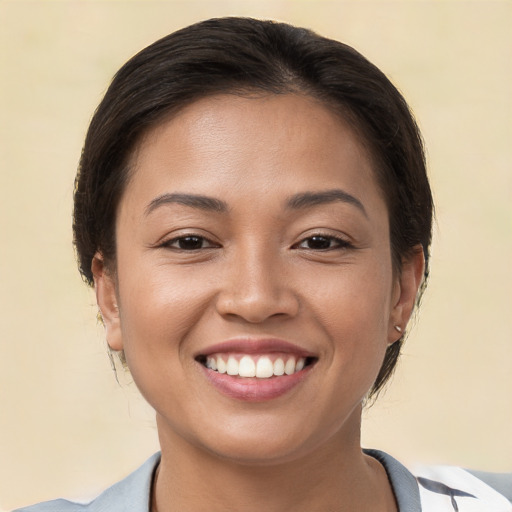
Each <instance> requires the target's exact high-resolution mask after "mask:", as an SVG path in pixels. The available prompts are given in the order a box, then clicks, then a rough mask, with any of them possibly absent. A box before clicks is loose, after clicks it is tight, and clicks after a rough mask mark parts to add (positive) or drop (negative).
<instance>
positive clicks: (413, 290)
mask: <svg viewBox="0 0 512 512" xmlns="http://www.w3.org/2000/svg"><path fill="white" fill-rule="evenodd" d="M424 272H425V256H424V254H423V247H422V246H421V245H418V246H416V247H414V249H413V252H412V254H411V255H410V256H408V257H407V258H405V259H403V260H402V268H401V269H400V272H399V274H398V275H397V276H396V277H395V284H394V287H393V297H392V310H391V314H390V318H389V326H388V343H389V344H390V345H391V344H393V343H394V342H395V341H398V340H399V339H400V338H401V337H402V335H403V332H405V328H406V326H407V322H408V321H409V319H410V317H411V314H412V311H413V309H414V305H415V303H416V296H417V294H418V289H419V287H420V285H421V282H422V280H423V274H424ZM397 327H398V328H399V329H400V330H398V329H397Z"/></svg>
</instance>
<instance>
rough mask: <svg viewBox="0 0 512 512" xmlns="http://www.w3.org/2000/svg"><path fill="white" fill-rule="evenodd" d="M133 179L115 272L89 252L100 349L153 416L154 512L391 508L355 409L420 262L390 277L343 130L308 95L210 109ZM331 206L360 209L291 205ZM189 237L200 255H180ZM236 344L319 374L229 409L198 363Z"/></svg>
mask: <svg viewBox="0 0 512 512" xmlns="http://www.w3.org/2000/svg"><path fill="white" fill-rule="evenodd" d="M131 163H132V168H133V174H132V176H131V179H130V181H129V183H128V186H127V188H126V191H125V193H124V195H123V197H122V200H121V202H120V205H119V209H118V217H117V223H116V230H117V239H116V243H117V261H116V268H115V272H113V271H109V270H108V268H107V267H106V266H105V265H104V262H103V259H102V256H101V253H98V254H97V255H96V257H95V259H94V261H93V273H94V276H95V288H96V293H97V299H98V304H99V307H100V310H101V313H102V316H103V319H104V323H105V327H106V334H107V340H108V342H109V345H110V346H111V347H112V348H113V349H115V350H121V349H123V350H124V351H125V355H126V359H127V362H128V365H129V367H130V370H131V372H132V374H133V378H134V380H135V382H136V384H137V386H138V387H139V389H140V390H141V392H142V394H143V395H144V396H145V398H146V399H147V400H148V402H149V403H150V404H151V405H152V406H153V407H154V409H155V411H156V415H157V425H158V432H159V436H160V442H161V447H162V462H161V464H160V466H159V470H158V475H157V478H156V483H155V487H154V492H153V510H159V511H160V512H162V511H174V510H180V511H188V510H204V509H206V508H205V507H206V506H207V507H208V510H210V511H216V510H219V511H220V510H223V511H225V510H237V511H244V512H245V511H247V512H249V511H253V510H254V511H256V510H258V511H259V510H262V509H264V510H269V511H277V510H279V511H283V510H284V511H287V510H294V511H295V512H297V511H308V512H311V511H315V510H318V511H326V510H329V511H330V510H339V511H342V510H343V511H345V510H347V511H348V510H375V511H390V510H396V504H395V500H394V498H393V494H392V491H391V488H390V485H389V482H388V480H387V477H386V474H385V471H384V470H383V468H382V467H381V466H380V464H379V463H378V462H377V461H376V460H374V459H373V458H371V457H367V456H365V455H364V454H363V453H362V451H361V448H360V435H359V432H360V422H361V403H362V400H363V399H364V396H365V395H366V393H367V392H368V390H369V389H370V387H371V385H372V383H373V382H374V380H375V378H376V376H377V373H378V370H379V368H380V366H381V363H382V360H383V357H384V353H385V349H386V347H387V346H388V344H390V343H393V342H394V341H396V340H397V339H398V338H399V336H400V334H399V333H398V332H397V331H396V330H395V328H394V326H395V325H399V326H401V327H402V328H403V327H405V325H406V323H407V321H408V319H409V316H410V314H411V311H412V308H413V305H414V299H415V296H416V292H417V290H418V286H419V284H420V282H421V277H422V274H423V257H422V252H421V250H418V251H416V252H415V253H414V255H413V256H412V257H411V258H409V259H407V260H404V261H403V263H402V269H401V272H399V273H398V272H394V271H393V267H392V263H391V252H390V241H389V225H388V214H387V208H386V204H385V201H384V198H383V196H382V193H381V190H380V189H379V187H378V185H377V183H376V181H375V178H374V173H373V170H372V164H371V159H370V158H369V157H368V155H367V154H366V152H365V150H364V148H363V146H362V145H361V144H360V143H359V141H358V139H357V137H356V135H355V133H354V132H353V131H352V130H351V128H350V126H348V125H347V124H346V123H344V122H343V121H342V120H341V119H340V118H339V117H338V116H334V115H333V114H332V113H331V112H330V111H329V110H328V109H327V108H326V107H324V106H323V105H322V104H320V103H318V102H316V101H315V100H313V99H311V98H308V97H305V96H300V95H280V96H274V95H270V96H265V97H261V96H260V97H238V96H234V95H219V96H215V97H210V98H205V99H202V100H199V101H196V102H195V103H193V104H192V105H190V106H188V107H186V108H185V109H183V110H182V111H181V113H179V114H178V115H176V116H174V117H173V118H172V119H171V120H167V121H166V122H164V123H162V124H161V125H160V126H158V127H156V128H153V129H152V130H151V131H149V132H148V133H147V134H146V136H145V137H144V139H143V140H142V141H141V143H140V145H139V147H138V148H137V151H136V152H135V154H134V155H133V158H132V162H131ZM331 190H341V191H343V192H344V193H345V194H349V195H350V196H351V197H352V198H355V199H356V201H352V200H348V201H347V200H340V199H337V200H330V201H326V200H325V198H324V200H323V201H319V203H318V204H314V205H312V204H309V205H305V206H304V205H303V206H302V207H300V208H297V207H295V208H292V207H290V204H289V202H290V198H291V197H293V196H296V195H297V194H304V193H317V192H322V191H331ZM163 194H198V195H201V196H208V197H210V198H214V199H216V200H219V201H222V202H223V203H224V205H225V207H226V208H225V211H216V210H212V209H211V208H210V209H204V208H200V207H197V205H190V204H188V205H187V204H183V201H181V202H169V201H162V200H157V201H155V200H156V199H158V198H161V197H162V195H163ZM357 202H359V204H357ZM187 235H188V236H190V235H194V236H196V237H203V238H196V239H194V243H196V246H197V248H195V249H193V250H187V249H180V244H182V245H181V247H183V243H184V241H183V237H186V236H187ZM313 236H319V237H322V238H321V239H318V238H317V239H312V237H313ZM179 237H181V241H180V239H179ZM319 241H320V245H321V246H322V244H323V246H324V247H326V248H324V249H322V248H319V246H318V242H319ZM189 242H190V240H189ZM192 245H193V244H192ZM185 247H190V245H189V246H186V245H185ZM236 337H246V338H251V339H252V338H258V339H259V338H261V337H266V338H269V337H273V338H280V339H284V340H287V341H289V342H292V343H294V344H295V345H297V346H299V347H300V348H302V349H304V350H307V351H308V352H310V353H312V354H314V355H315V357H316V360H315V361H316V362H315V364H314V366H313V367H312V368H310V370H309V371H308V373H307V376H306V377H305V378H304V379H303V380H302V381H301V382H300V383H299V384H298V385H297V386H295V387H294V388H293V389H291V390H290V391H288V392H287V393H285V394H284V395H283V396H279V397H277V398H275V399H272V400H265V401H262V402H256V403H255V402H245V401H243V400H237V399H234V398H231V397H227V396H226V395H224V394H222V393H220V392H219V391H218V390H217V389H216V388H215V387H214V386H212V385H211V384H210V382H209V381H208V379H206V378H205V376H204V371H203V370H202V368H201V366H200V364H199V363H198V362H197V361H196V359H195V356H196V355H197V354H198V353H200V352H201V351H204V350H205V349H206V348H207V347H208V346H211V345H212V344H214V343H219V342H222V341H225V340H229V339H233V338H236Z"/></svg>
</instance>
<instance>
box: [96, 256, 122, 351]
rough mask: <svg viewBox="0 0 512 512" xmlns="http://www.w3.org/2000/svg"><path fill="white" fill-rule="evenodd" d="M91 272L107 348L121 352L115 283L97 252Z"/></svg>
mask: <svg viewBox="0 0 512 512" xmlns="http://www.w3.org/2000/svg"><path fill="white" fill-rule="evenodd" d="M91 270H92V274H93V277H94V291H95V292H96V302H97V304H98V307H99V308H100V313H101V317H102V319H103V324H104V325H105V333H106V338H107V343H108V346H109V347H110V348H111V349H112V350H123V340H122V336H121V321H120V318H119V308H118V305H117V293H116V282H115V279H114V277H113V276H112V275H111V273H110V272H108V270H107V268H106V265H105V262H104V260H103V255H102V254H101V253H99V252H97V253H96V254H95V255H94V258H93V259H92V263H91Z"/></svg>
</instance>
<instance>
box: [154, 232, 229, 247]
mask: <svg viewBox="0 0 512 512" xmlns="http://www.w3.org/2000/svg"><path fill="white" fill-rule="evenodd" d="M187 239H188V240H193V239H195V240H197V241H199V242H200V243H201V245H202V244H203V243H204V242H206V243H207V244H208V247H193V248H188V249H187V248H184V247H175V246H173V244H177V243H178V244H179V243H180V242H183V241H185V240H187ZM161 247H165V248H168V249H174V250H176V251H183V252H192V251H200V250H204V249H213V248H217V247H220V246H219V244H216V243H215V242H212V241H211V240H209V239H208V238H206V237H204V236H202V235H195V234H193V233H190V234H187V235H182V236H177V237H176V238H172V239H171V240H166V241H165V242H163V243H162V245H161Z"/></svg>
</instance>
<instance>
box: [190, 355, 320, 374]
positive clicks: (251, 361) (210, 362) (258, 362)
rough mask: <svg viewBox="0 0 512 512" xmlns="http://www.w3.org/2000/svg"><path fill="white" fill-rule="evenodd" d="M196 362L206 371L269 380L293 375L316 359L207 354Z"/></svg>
mask: <svg viewBox="0 0 512 512" xmlns="http://www.w3.org/2000/svg"><path fill="white" fill-rule="evenodd" d="M196 360H197V361H198V362H199V363H200V364H202V365H203V366H204V367H205V368H207V369H208V370H211V371H212V372H216V373H219V374H227V375H230V376H233V377H241V378H256V379H270V378H276V377H282V376H286V375H294V374H295V373H298V372H300V371H302V370H303V369H304V368H307V367H309V366H311V365H313V364H314V363H315V362H316V360H317V358H315V357H300V356H296V355H292V354H285V353H283V354H279V353H277V354H276V353H272V354H261V355H255V354H243V353H238V354H226V353H219V354H209V355H208V356H205V355H202V356H198V357H197V358H196Z"/></svg>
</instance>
